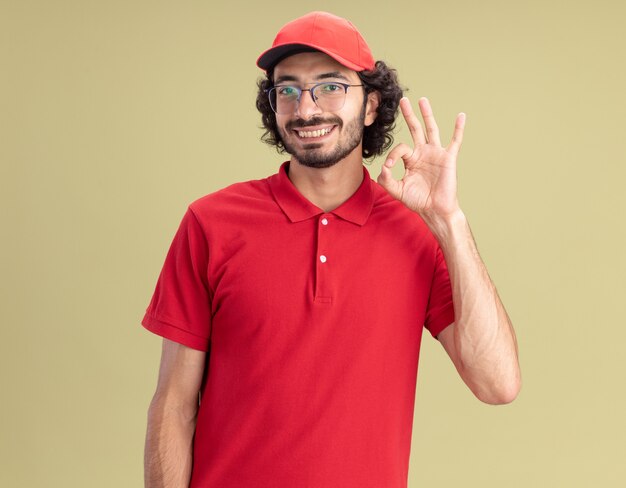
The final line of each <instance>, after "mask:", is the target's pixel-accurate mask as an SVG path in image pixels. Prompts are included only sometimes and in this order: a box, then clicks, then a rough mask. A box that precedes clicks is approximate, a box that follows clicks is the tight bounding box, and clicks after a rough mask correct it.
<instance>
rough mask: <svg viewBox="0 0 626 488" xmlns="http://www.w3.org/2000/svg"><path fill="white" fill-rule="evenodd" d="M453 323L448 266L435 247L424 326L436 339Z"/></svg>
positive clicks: (438, 249) (440, 252)
mask: <svg viewBox="0 0 626 488" xmlns="http://www.w3.org/2000/svg"><path fill="white" fill-rule="evenodd" d="M453 322H454V306H453V304H452V286H451V284H450V275H449V274H448V266H447V265H446V261H445V259H444V257H443V251H442V250H441V248H440V247H439V245H437V252H436V255H435V270H434V273H433V281H432V285H431V287H430V295H429V298H428V308H427V310H426V321H425V323H424V325H425V327H426V328H427V329H428V330H429V331H430V333H431V334H432V336H433V337H437V336H438V335H439V333H440V332H441V331H442V330H443V329H445V328H446V327H447V326H448V325H450V324H452V323H453Z"/></svg>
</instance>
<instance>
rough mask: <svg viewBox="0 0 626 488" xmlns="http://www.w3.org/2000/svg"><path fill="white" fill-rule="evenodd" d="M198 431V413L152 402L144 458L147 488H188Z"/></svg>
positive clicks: (164, 402) (158, 400)
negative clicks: (196, 431)
mask: <svg viewBox="0 0 626 488" xmlns="http://www.w3.org/2000/svg"><path fill="white" fill-rule="evenodd" d="M195 427H196V413H195V412H184V411H183V410H182V409H180V408H176V407H173V406H171V405H168V404H167V402H166V401H164V400H160V399H159V398H157V397H155V399H153V400H152V403H151V404H150V408H149V410H148V429H147V433H146V446H145V454H144V477H145V487H146V488H188V487H189V481H190V478H191V467H192V460H193V436H194V432H195Z"/></svg>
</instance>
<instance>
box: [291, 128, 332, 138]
mask: <svg viewBox="0 0 626 488" xmlns="http://www.w3.org/2000/svg"><path fill="white" fill-rule="evenodd" d="M335 127H337V126H336V125H328V126H324V127H321V126H320V127H302V128H299V129H293V132H295V133H296V135H297V136H298V139H302V140H305V141H313V140H316V141H318V140H321V139H325V138H326V137H327V136H328V135H329V134H330V133H331V132H333V131H334V130H335Z"/></svg>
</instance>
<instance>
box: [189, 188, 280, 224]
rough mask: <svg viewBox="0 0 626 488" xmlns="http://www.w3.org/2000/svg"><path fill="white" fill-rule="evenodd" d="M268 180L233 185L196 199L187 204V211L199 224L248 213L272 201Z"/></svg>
mask: <svg viewBox="0 0 626 488" xmlns="http://www.w3.org/2000/svg"><path fill="white" fill-rule="evenodd" d="M268 178H269V177H267V178H262V179H257V180H248V181H242V182H238V183H233V184H231V185H229V186H227V187H224V188H222V189H220V190H217V191H214V192H212V193H209V194H207V195H204V196H201V197H199V198H196V199H195V200H193V201H192V202H191V203H190V204H189V209H190V210H191V212H192V213H193V214H194V215H195V216H196V218H197V219H198V220H199V221H200V222H206V221H207V220H212V219H216V218H219V217H220V216H222V217H225V218H228V217H229V216H231V217H232V216H233V215H237V214H241V213H246V212H250V209H252V208H256V207H258V206H263V205H267V204H269V203H271V202H272V201H273V198H272V195H271V192H270V190H269V186H268V183H267V180H268Z"/></svg>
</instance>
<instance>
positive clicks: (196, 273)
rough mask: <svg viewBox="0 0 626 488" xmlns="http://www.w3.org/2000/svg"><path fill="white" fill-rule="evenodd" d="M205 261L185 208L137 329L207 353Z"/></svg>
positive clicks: (196, 227)
mask: <svg viewBox="0 0 626 488" xmlns="http://www.w3.org/2000/svg"><path fill="white" fill-rule="evenodd" d="M208 261H209V249H208V243H207V240H206V236H205V234H204V232H203V230H202V227H201V226H200V223H199V222H198V220H197V218H196V216H195V214H194V213H193V211H192V210H191V208H190V207H188V208H187V211H186V213H185V215H184V216H183V219H182V221H181V222H180V225H179V227H178V230H177V232H176V234H175V236H174V239H173V241H172V243H171V245H170V248H169V251H168V253H167V256H166V258H165V263H164V264H163V268H162V269H161V273H160V275H159V278H158V281H157V284H156V288H155V290H154V294H153V295H152V299H151V300H150V304H149V305H148V308H147V309H146V312H145V315H144V317H143V320H142V321H141V325H143V326H144V327H145V328H146V329H148V330H149V331H151V332H153V333H155V334H157V335H160V336H162V337H165V338H167V339H170V340H172V341H174V342H178V343H180V344H183V345H185V346H188V347H191V348H193V349H198V350H201V351H208V346H209V337H210V332H211V300H210V294H209V284H208V276H207V272H208Z"/></svg>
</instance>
